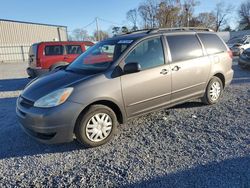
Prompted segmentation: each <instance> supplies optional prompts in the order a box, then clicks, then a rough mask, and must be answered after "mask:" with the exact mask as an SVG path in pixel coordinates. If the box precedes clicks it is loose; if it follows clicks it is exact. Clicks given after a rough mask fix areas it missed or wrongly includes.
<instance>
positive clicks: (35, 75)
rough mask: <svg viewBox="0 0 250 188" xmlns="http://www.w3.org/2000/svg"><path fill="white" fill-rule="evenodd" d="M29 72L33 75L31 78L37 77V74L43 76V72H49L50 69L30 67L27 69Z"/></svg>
mask: <svg viewBox="0 0 250 188" xmlns="http://www.w3.org/2000/svg"><path fill="white" fill-rule="evenodd" d="M26 72H27V74H28V75H29V76H30V77H31V78H35V77H37V76H41V75H43V74H46V73H48V72H49V69H34V68H30V67H28V68H27V69H26Z"/></svg>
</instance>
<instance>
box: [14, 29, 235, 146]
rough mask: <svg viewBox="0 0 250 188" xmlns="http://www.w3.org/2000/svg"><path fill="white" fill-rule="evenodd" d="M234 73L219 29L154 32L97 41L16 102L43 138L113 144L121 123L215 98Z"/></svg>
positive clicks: (27, 126)
mask: <svg viewBox="0 0 250 188" xmlns="http://www.w3.org/2000/svg"><path fill="white" fill-rule="evenodd" d="M232 78H233V70H232V54H231V51H230V50H229V48H228V47H227V46H226V44H225V43H224V41H223V40H222V39H221V38H220V37H218V36H217V34H216V33H215V32H209V31H207V30H205V31H200V30H197V31H195V29H192V30H188V29H184V31H181V29H179V28H177V29H152V30H145V31H137V32H134V33H130V34H124V35H121V36H116V37H113V38H110V39H107V40H104V41H101V42H99V43H98V44H96V45H94V46H93V47H92V48H90V49H89V50H88V51H87V52H85V53H83V54H82V55H81V56H80V57H78V58H77V59H76V60H75V61H74V62H73V63H71V64H70V65H69V66H67V67H66V68H65V69H61V70H58V71H56V72H55V73H53V74H48V75H47V76H44V77H40V78H38V79H35V80H33V82H31V83H30V84H28V85H27V86H26V88H25V89H24V91H23V93H22V94H21V96H19V97H18V100H17V108H16V113H17V117H18V120H19V122H20V123H21V125H22V127H23V129H24V130H25V131H26V132H27V133H28V134H29V135H31V136H32V137H34V138H36V139H37V140H39V141H41V142H44V143H61V142H69V141H72V140H73V139H74V136H76V138H77V139H78V141H79V142H80V143H82V144H84V145H85V146H87V147H95V146H100V145H102V144H104V143H106V142H108V141H109V140H110V139H111V138H112V136H113V135H114V133H115V130H116V127H117V124H118V123H120V124H123V123H125V122H126V121H127V120H128V119H130V118H134V117H136V116H138V115H142V114H145V113H149V112H152V111H154V110H157V109H161V108H165V107H171V106H174V105H177V104H180V103H184V102H187V101H189V100H191V99H197V98H198V99H201V100H202V102H203V103H205V104H210V105H212V104H215V103H217V102H218V101H219V100H220V98H221V96H222V93H223V90H224V88H225V87H226V86H228V85H229V84H230V82H231V80H232Z"/></svg>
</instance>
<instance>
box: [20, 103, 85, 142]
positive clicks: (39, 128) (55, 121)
mask: <svg viewBox="0 0 250 188" xmlns="http://www.w3.org/2000/svg"><path fill="white" fill-rule="evenodd" d="M83 108H84V107H83V106H82V105H80V104H78V103H74V102H69V101H66V102H65V103H63V104H61V105H59V106H57V107H53V108H36V107H29V108H27V107H24V106H22V105H21V104H20V103H19V99H18V100H17V107H16V114H17V118H18V121H19V123H20V124H21V127H22V128H23V130H24V131H25V132H26V133H27V134H28V135H29V136H31V137H33V138H34V139H36V140H38V141H39V142H42V143H46V144H55V143H65V142H70V141H72V140H73V139H74V127H75V123H76V120H77V118H78V116H79V114H80V113H81V111H82V109H83Z"/></svg>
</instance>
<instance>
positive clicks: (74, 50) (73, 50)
mask: <svg viewBox="0 0 250 188" xmlns="http://www.w3.org/2000/svg"><path fill="white" fill-rule="evenodd" d="M66 51H67V54H81V53H82V48H81V46H80V45H66Z"/></svg>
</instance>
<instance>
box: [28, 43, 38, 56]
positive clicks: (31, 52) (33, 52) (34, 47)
mask: <svg viewBox="0 0 250 188" xmlns="http://www.w3.org/2000/svg"><path fill="white" fill-rule="evenodd" d="M37 46H38V44H33V45H32V46H31V47H30V49H29V55H30V56H36V53H37Z"/></svg>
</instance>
